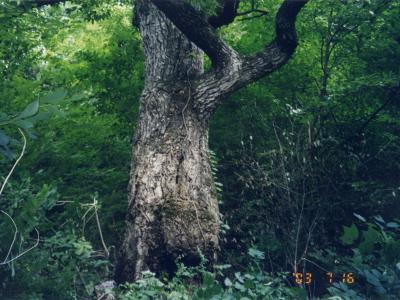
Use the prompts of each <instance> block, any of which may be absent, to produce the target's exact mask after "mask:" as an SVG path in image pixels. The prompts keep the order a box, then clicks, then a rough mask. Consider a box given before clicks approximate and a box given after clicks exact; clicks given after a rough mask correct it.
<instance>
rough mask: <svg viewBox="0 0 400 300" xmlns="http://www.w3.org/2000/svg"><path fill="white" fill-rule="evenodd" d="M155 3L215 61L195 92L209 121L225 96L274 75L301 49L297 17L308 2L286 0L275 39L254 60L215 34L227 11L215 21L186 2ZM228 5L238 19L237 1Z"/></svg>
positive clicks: (229, 11) (199, 106)
mask: <svg viewBox="0 0 400 300" xmlns="http://www.w3.org/2000/svg"><path fill="white" fill-rule="evenodd" d="M152 2H153V3H154V4H155V5H156V6H157V8H158V9H160V10H161V11H162V12H163V13H164V14H165V15H166V16H167V18H168V19H170V21H171V22H172V23H174V25H175V26H176V27H177V28H178V29H179V30H180V31H182V32H183V34H185V35H186V37H187V38H188V39H189V40H190V41H191V42H193V43H194V44H195V45H196V46H197V47H199V48H200V49H202V50H203V51H204V52H205V53H206V54H207V55H208V57H209V58H210V59H211V61H212V64H213V67H214V69H213V71H212V72H209V73H207V74H205V75H204V76H203V77H202V78H200V79H199V80H197V84H196V87H197V89H196V91H195V93H194V98H195V99H196V105H197V108H198V110H199V113H200V114H201V115H202V116H203V117H205V118H206V117H209V116H210V115H211V114H212V113H213V111H214V110H215V108H216V106H217V105H218V103H219V101H220V99H222V98H223V97H224V96H226V95H227V94H229V93H232V92H234V91H236V90H238V89H239V88H241V87H243V86H245V85H247V84H249V83H251V82H254V81H256V80H258V79H260V78H261V77H264V76H266V75H268V74H270V73H272V72H273V71H275V70H277V69H278V68H279V67H281V66H282V65H284V64H285V63H286V62H287V61H288V60H289V58H290V57H291V56H292V54H293V53H294V51H295V49H296V47H297V34H296V28H295V21H296V17H297V15H298V13H299V12H300V10H301V9H302V8H303V6H304V5H305V4H306V3H307V2H308V0H285V1H284V2H283V4H282V5H281V7H280V8H279V10H278V13H277V15H276V21H275V22H276V25H275V31H276V37H275V39H274V40H273V41H272V42H271V43H270V44H268V45H267V46H266V48H265V49H264V50H263V51H261V52H259V53H257V54H256V55H253V56H251V57H240V56H239V55H238V53H237V52H236V51H235V50H233V49H232V48H231V47H230V46H229V45H228V44H227V43H225V42H224V41H223V40H222V39H221V38H220V37H219V36H218V33H217V32H216V31H215V27H218V26H219V24H222V23H223V20H222V19H223V18H222V16H223V15H224V9H223V10H222V13H221V14H219V15H218V16H217V19H215V20H213V19H212V18H209V19H207V16H206V15H205V14H204V13H203V12H201V11H199V10H196V9H194V8H193V7H192V6H191V5H190V4H188V3H187V2H186V1H185V0H152ZM224 2H225V5H224V8H225V7H226V16H228V15H229V14H230V15H231V17H232V15H233V14H234V15H235V16H236V10H237V6H236V5H237V2H236V1H224ZM233 18H234V16H233ZM231 19H232V18H231ZM231 19H229V20H231ZM226 20H228V18H227V19H226ZM217 21H218V22H217Z"/></svg>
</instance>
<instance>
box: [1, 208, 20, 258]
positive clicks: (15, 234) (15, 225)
mask: <svg viewBox="0 0 400 300" xmlns="http://www.w3.org/2000/svg"><path fill="white" fill-rule="evenodd" d="M1 212H2V213H3V214H5V215H6V216H7V217H8V218H9V219H10V220H11V222H12V223H13V225H14V228H15V232H14V238H13V241H12V243H11V246H10V248H9V249H8V253H7V256H6V258H5V259H4V261H3V262H2V263H0V264H5V262H6V261H7V260H8V257H9V256H10V253H11V250H12V248H13V247H14V243H15V240H16V239H17V234H18V227H17V224H15V222H14V219H13V218H11V216H10V215H9V214H8V213H6V212H5V211H4V210H1Z"/></svg>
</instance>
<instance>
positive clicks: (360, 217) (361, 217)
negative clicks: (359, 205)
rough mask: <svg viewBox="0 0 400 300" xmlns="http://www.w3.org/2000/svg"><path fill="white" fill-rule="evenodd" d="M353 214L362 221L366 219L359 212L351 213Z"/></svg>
mask: <svg viewBox="0 0 400 300" xmlns="http://www.w3.org/2000/svg"><path fill="white" fill-rule="evenodd" d="M353 215H354V216H355V217H356V218H357V219H359V220H361V221H363V222H366V221H367V220H365V218H364V217H363V216H361V215H359V214H356V213H353Z"/></svg>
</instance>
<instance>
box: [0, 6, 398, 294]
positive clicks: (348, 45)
mask: <svg viewBox="0 0 400 300" xmlns="http://www.w3.org/2000/svg"><path fill="white" fill-rule="evenodd" d="M195 2H196V3H197V4H196V3H195V4H196V5H204V3H203V4H202V3H199V1H195ZM208 2H210V3H208ZM212 2H213V1H207V3H208V4H207V9H208V10H210V11H211V10H212V7H213V6H212ZM248 2H251V1H248ZM280 2H281V1H275V0H274V1H259V3H258V5H259V8H260V9H264V10H268V11H269V12H270V13H268V14H266V15H263V16H262V17H258V18H251V19H248V20H244V19H245V17H239V18H238V19H237V20H236V21H235V22H234V23H233V24H232V25H230V26H228V27H227V28H223V29H222V30H221V35H223V36H224V38H225V39H226V40H228V41H229V43H230V44H231V45H233V46H234V47H235V49H237V50H238V51H239V52H240V53H244V54H250V53H254V52H255V51H257V50H259V49H260V48H261V47H263V45H264V44H265V43H266V41H268V40H270V39H271V38H272V35H273V31H270V30H266V29H270V28H273V26H274V14H275V12H276V9H277V7H278V6H279V3H280ZM76 3H78V1H77V2H67V3H66V4H63V5H57V6H53V7H44V8H41V9H36V8H30V7H27V6H20V5H18V4H17V2H15V1H0V37H1V38H0V177H1V184H2V187H3V183H6V184H5V185H4V190H3V191H2V194H1V195H0V209H1V210H2V214H1V215H0V240H1V243H0V263H1V265H0V299H89V298H90V297H91V296H92V295H93V291H94V287H95V286H96V285H97V284H99V283H101V282H102V281H104V280H107V279H110V278H112V276H113V270H114V266H115V260H116V255H117V251H118V246H119V244H120V242H121V239H122V231H123V226H124V217H125V211H126V202H127V201H126V197H127V196H126V194H127V191H126V189H127V188H126V187H127V185H128V180H129V168H130V156H131V137H132V135H133V133H134V130H135V125H136V121H137V115H138V105H139V104H138V99H139V97H140V93H141V89H142V87H143V76H144V75H143V69H144V58H143V53H142V48H141V40H140V36H139V33H138V32H137V30H136V29H135V27H133V26H132V9H131V6H130V5H129V4H128V3H124V1H85V2H84V3H85V4H81V5H79V4H76ZM244 5H246V3H245V4H244ZM248 5H250V4H249V3H248ZM243 10H246V7H243ZM399 16H400V3H399V2H398V1H386V0H348V1H345V0H343V1H339V0H337V1H336V0H330V1H323V0H313V1H311V2H310V3H309V4H308V5H307V7H306V8H305V9H304V11H302V12H301V14H300V17H299V18H298V21H297V24H298V28H299V38H300V44H299V47H298V49H297V51H296V54H295V55H294V57H293V58H292V59H291V61H290V62H289V63H288V64H287V65H286V66H284V67H283V68H282V69H280V70H279V71H277V72H276V73H274V74H273V75H272V76H269V77H267V78H264V79H262V80H260V81H259V82H257V83H254V84H252V85H251V86H249V87H247V88H244V89H242V90H241V91H239V92H237V93H235V94H234V95H232V96H230V97H229V99H227V100H226V101H225V102H224V103H223V105H222V107H221V108H220V109H219V110H218V112H217V114H216V116H215V117H214V118H213V120H212V124H211V129H210V148H211V150H212V152H211V153H212V155H210V157H211V160H212V166H213V169H214V176H215V179H216V182H217V183H216V186H217V188H218V191H219V197H220V204H221V213H222V220H223V225H222V229H223V230H222V232H221V241H222V245H221V254H220V260H219V263H218V265H215V266H211V267H208V266H207V264H206V261H203V263H202V265H200V266H199V267H197V268H188V267H185V266H184V265H182V264H180V263H179V262H177V263H178V265H179V268H178V272H177V275H176V276H175V277H174V278H167V276H165V277H163V278H156V277H154V275H153V274H150V273H146V274H144V275H143V279H142V280H140V281H138V282H136V283H132V284H125V285H123V286H120V287H119V288H118V295H119V296H118V297H119V299H306V298H307V297H309V298H324V299H399V298H400V285H399V282H400V218H399V216H400V205H399V204H398V202H399V200H400V198H399V197H400V196H399V194H400V118H399V117H400V111H399V103H400V102H399V101H400V88H399V84H400V82H399V75H400V69H399V62H400V35H399V33H400V22H399V21H400V17H399ZM25 138H26V148H24V147H23V146H24V139H25ZM23 148H24V149H23ZM20 156H21V157H22V158H21V160H20V162H19V164H18V165H17V166H16V168H15V170H14V172H13V173H12V174H11V177H10V178H9V180H8V178H7V176H8V175H9V174H10V170H11V169H12V167H13V165H14V163H15V161H16V159H17V158H18V157H20ZM7 180H8V181H7ZM14 222H15V224H14ZM14 226H15V227H14ZM15 228H18V231H16V230H15ZM36 242H38V244H37V245H36ZM30 248H32V249H31V250H30V251H27V252H25V250H29V249H30ZM295 270H296V271H297V272H299V273H304V278H303V282H302V284H296V282H295V280H294V279H293V276H292V273H293V272H294V271H295ZM328 272H332V273H333V274H335V277H334V278H333V282H332V283H330V282H329V280H328V278H329V277H327V274H326V273H328ZM306 273H312V276H313V280H312V283H311V284H305V281H306V280H305V278H306V277H307V275H306ZM344 273H346V274H348V273H353V275H351V276H353V277H354V278H355V282H354V283H351V282H350V281H349V280H348V279H347V280H345V281H346V282H345V283H344V282H343V281H342V279H343V278H342V274H344ZM298 276H300V275H298ZM347 278H349V277H347ZM298 279H299V277H298Z"/></svg>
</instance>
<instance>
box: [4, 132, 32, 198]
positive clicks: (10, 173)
mask: <svg viewBox="0 0 400 300" xmlns="http://www.w3.org/2000/svg"><path fill="white" fill-rule="evenodd" d="M18 130H19V132H20V133H21V135H22V138H23V139H24V146H23V147H22V151H21V154H20V155H19V157H18V159H17V160H16V161H15V163H14V165H13V166H12V168H11V170H10V172H9V173H8V175H7V177H6V179H5V180H4V182H3V184H2V186H1V189H0V197H1V194H2V193H3V191H4V188H5V186H6V184H7V182H8V180H9V179H10V177H11V175H12V173H13V172H14V170H15V168H16V167H17V165H18V164H19V162H20V161H21V159H22V157H23V156H24V154H25V149H26V137H25V134H24V133H23V131H22V130H21V129H20V128H18Z"/></svg>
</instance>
